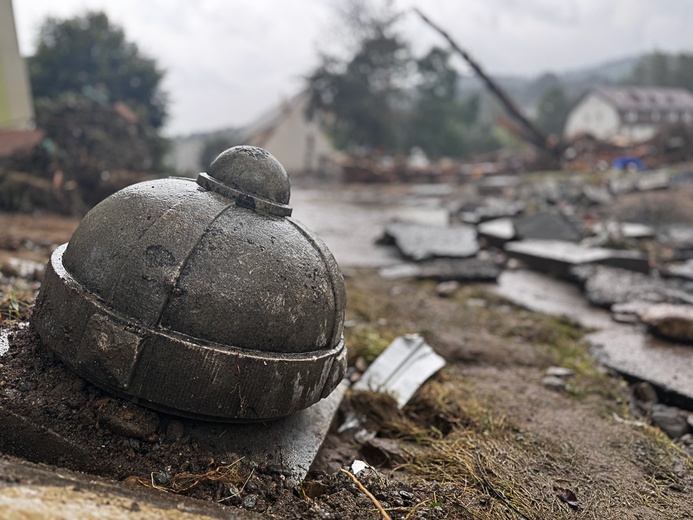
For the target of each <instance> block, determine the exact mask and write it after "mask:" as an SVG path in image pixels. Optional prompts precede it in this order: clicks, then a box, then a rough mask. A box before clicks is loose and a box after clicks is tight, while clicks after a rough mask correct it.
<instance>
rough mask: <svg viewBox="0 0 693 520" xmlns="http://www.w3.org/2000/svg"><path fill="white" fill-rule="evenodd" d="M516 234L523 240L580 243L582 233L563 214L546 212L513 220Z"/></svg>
mask: <svg viewBox="0 0 693 520" xmlns="http://www.w3.org/2000/svg"><path fill="white" fill-rule="evenodd" d="M513 224H514V226H515V233H516V235H517V237H518V238H519V239H521V240H557V241H559V240H560V241H565V242H579V241H580V240H582V233H581V232H580V230H579V229H578V227H577V226H576V225H575V224H574V223H573V222H572V221H571V220H570V219H569V218H568V217H566V216H565V215H564V214H563V213H561V212H558V211H545V212H540V213H535V214H533V215H524V216H522V217H517V218H515V219H514V220H513Z"/></svg>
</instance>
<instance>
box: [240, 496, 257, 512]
mask: <svg viewBox="0 0 693 520" xmlns="http://www.w3.org/2000/svg"><path fill="white" fill-rule="evenodd" d="M257 498H258V497H257V495H255V494H250V495H246V496H245V497H244V498H243V507H245V508H246V509H253V508H254V507H255V505H256V504H257Z"/></svg>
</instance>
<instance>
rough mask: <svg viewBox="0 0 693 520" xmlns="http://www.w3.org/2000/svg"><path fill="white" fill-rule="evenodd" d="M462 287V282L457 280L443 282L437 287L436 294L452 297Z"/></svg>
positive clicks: (442, 296)
mask: <svg viewBox="0 0 693 520" xmlns="http://www.w3.org/2000/svg"><path fill="white" fill-rule="evenodd" d="M459 288H460V282H458V281H457V280H450V281H448V282H441V283H439V284H438V286H437V287H436V294H437V295H438V296H440V297H441V298H450V297H451V296H452V295H454V294H455V293H456V292H457V290H458V289H459Z"/></svg>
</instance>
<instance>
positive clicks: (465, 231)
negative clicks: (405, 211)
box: [385, 222, 479, 261]
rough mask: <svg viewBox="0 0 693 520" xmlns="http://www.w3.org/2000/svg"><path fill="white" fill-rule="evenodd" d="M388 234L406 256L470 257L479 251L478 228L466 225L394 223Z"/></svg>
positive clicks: (417, 258)
mask: <svg viewBox="0 0 693 520" xmlns="http://www.w3.org/2000/svg"><path fill="white" fill-rule="evenodd" d="M385 235H386V236H387V237H389V238H390V239H391V240H393V241H394V243H395V245H396V246H397V247H398V248H399V250H400V252H401V253H402V255H403V256H405V257H406V258H411V259H412V260H414V261H421V260H427V259H430V258H468V257H470V256H474V255H475V254H477V253H478V252H479V244H478V242H477V240H476V231H475V230H474V228H473V227H471V226H467V225H459V226H450V227H440V226H425V225H422V224H410V223H407V222H393V223H391V224H389V225H388V226H387V228H386V230H385Z"/></svg>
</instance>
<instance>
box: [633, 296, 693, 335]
mask: <svg viewBox="0 0 693 520" xmlns="http://www.w3.org/2000/svg"><path fill="white" fill-rule="evenodd" d="M640 320H641V321H642V322H643V323H645V324H646V325H647V326H648V327H649V328H650V330H651V331H652V333H653V334H656V335H658V336H661V337H663V338H667V339H671V340H674V341H683V342H686V343H693V305H674V304H670V303H661V304H657V305H650V306H648V307H647V308H646V309H644V310H643V311H642V313H641V314H640Z"/></svg>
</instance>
